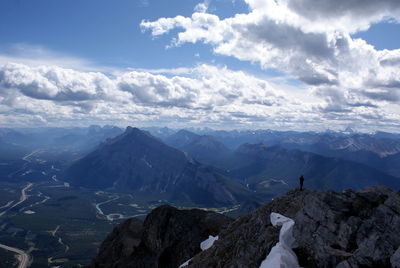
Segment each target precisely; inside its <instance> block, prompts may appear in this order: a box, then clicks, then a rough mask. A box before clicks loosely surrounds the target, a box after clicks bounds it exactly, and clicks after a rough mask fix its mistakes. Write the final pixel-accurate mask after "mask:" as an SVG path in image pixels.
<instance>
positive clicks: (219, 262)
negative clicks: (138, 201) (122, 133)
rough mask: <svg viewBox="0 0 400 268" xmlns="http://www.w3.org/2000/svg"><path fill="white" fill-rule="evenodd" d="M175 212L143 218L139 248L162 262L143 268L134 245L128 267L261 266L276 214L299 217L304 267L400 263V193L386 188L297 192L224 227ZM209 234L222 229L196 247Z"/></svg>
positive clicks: (300, 255) (276, 231)
mask: <svg viewBox="0 0 400 268" xmlns="http://www.w3.org/2000/svg"><path fill="white" fill-rule="evenodd" d="M164 210H165V211H164ZM172 210H173V209H172V208H170V207H167V208H161V209H160V208H159V209H156V210H155V211H154V212H153V213H151V214H150V215H149V217H148V218H147V219H146V221H145V223H144V225H145V226H146V225H147V227H145V228H146V231H143V235H142V240H141V245H140V246H139V247H138V248H140V247H143V248H146V250H147V252H151V254H153V255H152V257H151V258H155V259H157V261H156V262H153V263H152V266H143V265H144V264H146V260H147V259H146V258H145V255H143V254H142V253H140V252H139V251H136V250H135V251H134V252H133V253H132V254H131V255H130V257H129V258H128V259H130V260H131V261H132V262H130V263H129V264H132V263H136V262H139V263H141V265H142V266H126V267H178V266H179V265H178V264H180V263H181V261H182V260H188V259H190V258H191V257H192V259H191V261H190V262H189V265H188V266H187V267H199V268H200V267H259V266H260V264H261V262H262V261H263V260H264V259H265V258H266V255H267V254H268V253H269V252H270V250H271V248H272V246H273V245H275V244H276V243H277V241H278V234H279V228H277V227H274V226H272V225H271V222H270V214H271V212H277V213H280V214H282V215H285V216H287V217H290V218H291V219H293V220H294V222H295V225H294V228H293V236H294V238H295V240H296V244H297V245H296V247H295V248H294V249H293V250H294V252H295V253H296V255H297V257H298V260H299V264H300V266H301V267H341V268H344V267H400V236H399V235H398V234H399V233H400V193H399V192H398V191H394V190H391V189H389V188H386V187H383V186H379V187H370V188H364V189H362V190H359V191H354V190H346V191H344V192H342V193H338V192H333V191H310V190H304V191H298V190H293V191H290V192H288V193H287V194H286V195H283V196H281V197H279V198H276V199H275V200H273V201H271V202H269V203H267V204H265V205H263V206H261V207H260V208H258V209H256V210H254V211H252V212H250V213H248V214H246V215H244V216H241V217H239V218H237V219H236V220H235V221H233V222H231V223H230V224H229V225H228V226H226V227H225V228H223V226H224V224H226V223H227V222H229V220H227V219H224V220H223V221H221V222H223V224H220V225H219V227H220V228H222V229H221V231H219V232H218V230H217V229H218V228H215V229H213V230H211V229H210V228H211V226H213V224H216V222H219V221H216V222H215V221H204V220H198V219H197V220H195V219H193V217H192V216H189V217H188V216H185V220H184V221H183V220H182V219H181V218H180V217H183V216H184V215H188V214H187V213H189V212H178V211H176V210H173V211H174V213H173V215H174V216H173V217H172V218H171V216H170V212H168V211H172ZM155 212H157V213H155ZM196 213H203V214H204V213H207V212H200V211H197V212H196ZM210 215H213V216H212V217H215V215H214V214H210ZM149 221H151V222H152V224H149ZM213 222H214V223H213ZM204 224H205V225H204ZM203 228H206V229H203ZM200 230H204V232H203V231H200ZM167 234H168V235H167ZM199 234H202V236H198V235H199ZM203 234H204V235H203ZM208 234H211V235H216V234H218V236H219V239H218V240H217V241H215V243H214V245H213V246H212V247H211V248H209V249H207V250H205V251H202V252H200V251H199V249H198V246H199V244H200V242H201V241H202V240H204V239H205V238H207V237H208ZM189 241H190V242H189ZM191 242H193V244H191ZM195 248H197V251H198V252H197V254H193V253H194V252H195V251H196V250H194V249H195ZM100 254H101V253H100ZM147 256H150V255H147ZM97 259H99V257H97ZM133 260H135V261H134V262H133ZM153 260H154V259H153ZM163 260H168V261H166V262H164V261H163ZM172 264H174V265H175V266H174V265H172ZM171 265H172V266H171ZM97 267H103V266H97ZM109 267H113V266H109ZM114 267H118V266H114Z"/></svg>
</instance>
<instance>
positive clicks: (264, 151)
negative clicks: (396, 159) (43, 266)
mask: <svg viewBox="0 0 400 268" xmlns="http://www.w3.org/2000/svg"><path fill="white" fill-rule="evenodd" d="M225 164H226V166H227V167H229V168H230V174H231V175H232V176H235V177H238V178H240V179H242V180H244V181H245V182H246V183H248V184H249V185H250V186H249V187H250V188H252V189H253V190H256V191H257V192H264V193H269V194H273V193H275V192H276V191H278V192H282V191H285V190H288V189H290V188H294V187H296V186H297V185H298V177H299V176H300V174H303V175H304V177H305V178H306V181H305V186H306V187H308V188H311V189H319V190H327V189H330V190H338V191H341V190H343V189H346V188H354V189H359V188H362V187H365V186H370V185H378V184H385V185H387V186H390V187H394V188H396V189H399V188H400V180H399V179H398V178H395V177H392V176H390V175H387V174H385V173H383V172H380V171H378V170H376V169H373V168H370V167H368V166H365V165H362V164H359V163H355V162H351V161H345V160H342V159H338V158H329V157H324V156H321V155H317V154H314V153H309V152H302V151H299V150H288V149H285V148H283V147H280V146H273V147H267V146H266V145H264V144H244V145H242V146H240V147H239V148H238V149H237V150H236V152H235V155H234V157H233V158H231V159H230V160H229V161H228V162H227V163H225Z"/></svg>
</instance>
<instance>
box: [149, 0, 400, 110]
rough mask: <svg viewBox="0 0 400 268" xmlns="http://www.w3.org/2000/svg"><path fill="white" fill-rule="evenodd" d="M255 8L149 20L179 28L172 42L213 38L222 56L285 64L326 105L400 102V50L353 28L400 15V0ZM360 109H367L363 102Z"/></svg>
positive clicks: (153, 25)
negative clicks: (368, 38)
mask: <svg viewBox="0 0 400 268" xmlns="http://www.w3.org/2000/svg"><path fill="white" fill-rule="evenodd" d="M245 2H246V3H247V4H248V5H249V12H248V13H247V14H236V15H234V16H232V17H229V18H225V19H220V18H219V17H218V16H217V15H214V14H209V13H206V12H194V13H193V14H192V15H191V16H190V17H183V16H177V17H175V18H160V19H158V20H155V21H142V23H141V27H142V30H143V31H146V30H149V31H150V32H151V34H152V35H153V36H158V35H163V34H168V33H169V32H170V31H171V30H173V29H176V30H177V31H174V34H175V32H176V35H175V36H174V37H173V38H172V39H171V45H172V46H176V47H179V46H180V45H182V44H184V43H198V42H200V43H205V44H209V45H211V46H212V48H213V51H214V52H215V53H217V54H220V55H225V56H231V57H235V58H237V59H239V60H242V61H250V62H252V63H258V64H259V65H260V66H261V68H263V69H269V68H273V69H278V70H279V71H281V72H284V73H286V74H287V75H288V76H292V77H295V78H297V79H298V80H300V81H302V82H303V83H305V84H306V85H308V87H309V90H310V92H313V93H315V94H316V96H317V97H318V98H320V100H321V99H322V100H323V102H324V104H323V105H322V107H323V109H320V111H322V112H324V111H325V112H330V111H332V110H336V111H338V110H341V111H343V112H349V111H355V110H356V109H357V108H358V107H364V108H368V109H377V108H378V107H383V106H384V105H386V104H387V103H394V104H396V105H399V101H400V98H399V91H400V84H399V83H398V77H400V64H399V59H400V49H396V50H376V49H375V48H374V47H373V46H371V45H369V44H368V43H367V42H365V41H364V40H362V39H355V38H353V37H352V34H353V33H355V32H358V31H360V30H366V29H368V28H369V27H370V26H371V25H372V24H374V23H377V22H381V21H400V20H399V19H400V2H399V1H397V0H384V1H374V0H366V1H364V0H339V1H330V0H321V1H317V2H316V1H311V0H300V1H297V0H245ZM359 110H360V109H359Z"/></svg>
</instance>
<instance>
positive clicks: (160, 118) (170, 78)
mask: <svg viewBox="0 0 400 268" xmlns="http://www.w3.org/2000/svg"><path fill="white" fill-rule="evenodd" d="M175 73H176V72H174V71H172V72H167V74H160V73H157V71H156V72H155V73H152V72H148V71H144V70H142V71H126V72H120V73H118V74H115V75H114V76H107V75H105V74H103V73H99V72H83V71H76V70H71V69H66V68H62V67H59V66H35V67H33V66H28V65H25V64H21V63H8V64H4V65H0V114H2V115H4V114H7V115H8V116H7V117H8V121H9V120H10V119H11V118H19V122H24V121H26V118H33V117H37V118H42V119H43V120H47V121H48V122H49V123H53V124H56V123H61V122H63V123H65V122H72V121H73V119H75V120H76V121H77V122H79V121H85V122H86V121H89V120H92V121H93V122H99V120H100V123H101V122H106V123H110V121H111V123H112V122H115V121H118V122H130V121H131V120H138V121H147V122H151V121H157V122H168V120H172V121H174V122H176V121H179V122H193V123H202V122H209V123H211V122H214V123H217V122H219V123H220V122H221V120H225V121H227V118H230V120H228V122H235V121H236V122H237V123H240V122H241V123H251V122H252V121H254V120H256V119H257V118H266V117H268V118H269V117H270V116H272V115H273V114H277V113H280V112H281V109H282V107H283V106H285V108H284V109H286V110H287V109H289V108H288V107H290V106H292V108H290V109H291V110H292V111H295V110H296V109H297V108H296V107H295V105H296V104H294V103H291V102H290V101H289V100H288V98H286V94H284V92H283V91H282V90H280V89H279V88H277V87H276V86H275V85H272V84H270V83H268V82H267V81H265V80H263V79H260V78H257V77H254V76H252V75H249V74H247V73H244V72H240V71H232V70H229V69H227V68H226V67H216V66H210V65H198V66H196V67H194V68H190V69H187V70H186V73H184V72H183V70H180V72H178V73H179V74H175ZM290 109H289V110H290ZM245 115H246V116H245ZM2 117H3V116H0V118H2ZM23 118H25V119H23ZM3 120H4V119H3ZM107 120H109V121H107ZM257 120H258V119H257ZM274 121H275V119H274ZM31 122H39V121H37V120H33V119H32V121H31ZM272 122H273V121H271V123H272ZM3 123H4V122H3Z"/></svg>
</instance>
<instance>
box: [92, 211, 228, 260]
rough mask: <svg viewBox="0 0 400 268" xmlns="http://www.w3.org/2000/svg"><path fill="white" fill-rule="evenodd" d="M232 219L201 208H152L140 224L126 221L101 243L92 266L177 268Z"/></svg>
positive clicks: (134, 221) (135, 221)
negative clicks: (204, 241)
mask: <svg viewBox="0 0 400 268" xmlns="http://www.w3.org/2000/svg"><path fill="white" fill-rule="evenodd" d="M232 221H233V220H232V219H230V218H228V217H226V216H223V215H221V214H217V213H215V212H210V211H204V210H200V209H192V210H178V209H176V208H173V207H171V206H161V207H158V208H156V209H154V210H153V211H152V212H151V213H150V214H149V215H148V216H147V217H146V219H145V221H144V223H143V225H141V223H140V224H139V221H138V220H132V219H131V220H128V221H126V222H124V223H123V224H122V225H119V226H117V227H116V228H115V230H114V231H113V233H112V234H111V235H110V236H109V237H108V238H107V239H106V240H105V241H104V242H103V244H102V246H101V248H100V251H99V254H98V256H97V257H96V258H95V259H94V260H93V263H92V266H91V267H96V268H100V267H104V268H105V267H107V268H109V267H110V268H111V267H113V268H117V267H121V268H122V267H135V268H136V267H137V268H153V267H154V268H158V267H159V268H163V267H165V268H167V267H168V268H169V267H173V268H177V267H178V266H179V265H180V264H182V263H183V262H185V261H186V260H188V259H190V258H191V257H192V256H194V255H196V254H197V253H198V252H200V251H201V249H200V243H201V242H202V241H203V240H205V239H207V238H208V236H209V235H214V236H215V235H217V234H218V233H219V232H220V231H221V230H222V229H223V228H224V227H226V226H227V225H228V224H229V223H230V222H232Z"/></svg>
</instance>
